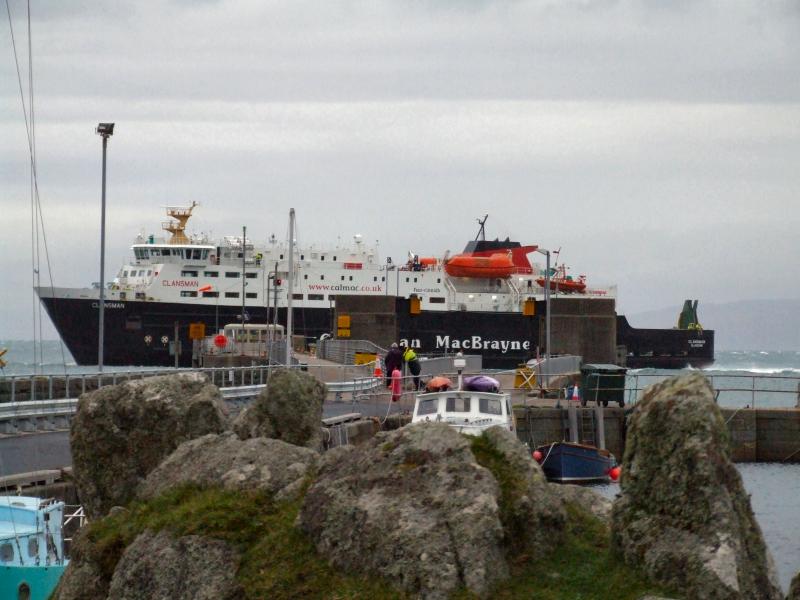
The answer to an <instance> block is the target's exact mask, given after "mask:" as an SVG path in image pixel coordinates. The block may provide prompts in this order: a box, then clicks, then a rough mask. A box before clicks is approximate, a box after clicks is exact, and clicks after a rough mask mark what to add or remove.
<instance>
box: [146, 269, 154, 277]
mask: <svg viewBox="0 0 800 600" xmlns="http://www.w3.org/2000/svg"><path fill="white" fill-rule="evenodd" d="M152 274H153V271H151V270H150V269H147V276H148V277H150V275H152Z"/></svg>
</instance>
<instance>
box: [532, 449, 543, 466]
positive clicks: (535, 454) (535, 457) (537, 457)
mask: <svg viewBox="0 0 800 600" xmlns="http://www.w3.org/2000/svg"><path fill="white" fill-rule="evenodd" d="M533 460H535V461H536V462H538V463H540V462H542V453H541V452H539V451H538V450H534V451H533Z"/></svg>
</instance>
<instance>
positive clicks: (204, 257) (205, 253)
mask: <svg viewBox="0 0 800 600" xmlns="http://www.w3.org/2000/svg"><path fill="white" fill-rule="evenodd" d="M207 258H208V250H203V254H202V255H201V258H200V260H206V259H207Z"/></svg>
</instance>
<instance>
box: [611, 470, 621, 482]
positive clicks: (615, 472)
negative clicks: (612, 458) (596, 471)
mask: <svg viewBox="0 0 800 600" xmlns="http://www.w3.org/2000/svg"><path fill="white" fill-rule="evenodd" d="M620 473H622V469H620V468H619V467H612V468H610V469H609V470H608V476H609V477H610V478H611V481H617V480H618V479H619V475H620Z"/></svg>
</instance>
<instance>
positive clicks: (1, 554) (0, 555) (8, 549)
mask: <svg viewBox="0 0 800 600" xmlns="http://www.w3.org/2000/svg"><path fill="white" fill-rule="evenodd" d="M0 560H2V561H3V562H11V561H12V560H14V547H13V546H12V545H11V544H8V543H6V544H3V545H2V546H0Z"/></svg>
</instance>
